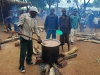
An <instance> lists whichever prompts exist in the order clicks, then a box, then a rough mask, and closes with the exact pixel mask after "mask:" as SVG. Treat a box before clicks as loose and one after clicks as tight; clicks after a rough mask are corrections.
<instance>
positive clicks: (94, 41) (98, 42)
mask: <svg viewBox="0 0 100 75" xmlns="http://www.w3.org/2000/svg"><path fill="white" fill-rule="evenodd" d="M92 42H93V43H97V44H100V41H97V40H93V41H92Z"/></svg>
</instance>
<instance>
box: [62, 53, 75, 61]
mask: <svg viewBox="0 0 100 75" xmlns="http://www.w3.org/2000/svg"><path fill="white" fill-rule="evenodd" d="M76 56H77V54H76V53H74V54H71V55H68V56H65V57H64V59H66V60H68V59H71V58H75V57H76Z"/></svg>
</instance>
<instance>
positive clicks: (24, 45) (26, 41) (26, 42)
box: [18, 6, 41, 73]
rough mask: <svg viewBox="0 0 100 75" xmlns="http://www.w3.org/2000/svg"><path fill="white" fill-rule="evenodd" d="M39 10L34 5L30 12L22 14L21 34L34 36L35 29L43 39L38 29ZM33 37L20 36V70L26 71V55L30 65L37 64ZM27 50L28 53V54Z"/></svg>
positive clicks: (20, 22)
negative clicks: (34, 57) (33, 54)
mask: <svg viewBox="0 0 100 75" xmlns="http://www.w3.org/2000/svg"><path fill="white" fill-rule="evenodd" d="M37 13H39V12H38V10H37V8H36V7H34V6H32V7H30V9H29V13H25V14H22V15H21V16H20V19H19V23H18V27H19V29H20V33H21V34H25V35H28V36H31V37H32V33H33V31H35V32H36V35H37V37H38V40H39V41H41V39H40V35H39V32H38V30H37V21H36V18H35V17H36V15H37ZM32 46H33V45H32V39H31V38H28V37H26V36H23V35H21V36H20V60H19V63H20V65H19V70H20V72H22V73H23V72H25V68H24V60H25V56H26V63H27V64H28V65H33V64H35V63H34V62H32V53H33V48H32ZM26 51H27V55H26Z"/></svg>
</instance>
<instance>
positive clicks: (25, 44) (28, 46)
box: [19, 37, 33, 67]
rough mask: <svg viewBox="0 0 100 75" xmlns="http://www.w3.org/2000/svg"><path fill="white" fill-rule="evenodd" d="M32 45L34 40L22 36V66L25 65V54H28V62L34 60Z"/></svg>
mask: <svg viewBox="0 0 100 75" xmlns="http://www.w3.org/2000/svg"><path fill="white" fill-rule="evenodd" d="M32 46H33V45H32V40H25V39H24V38H22V37H20V60H19V63H20V66H23V67H24V60H25V56H26V63H30V62H31V61H32V53H33V47H32ZM26 51H27V55H26Z"/></svg>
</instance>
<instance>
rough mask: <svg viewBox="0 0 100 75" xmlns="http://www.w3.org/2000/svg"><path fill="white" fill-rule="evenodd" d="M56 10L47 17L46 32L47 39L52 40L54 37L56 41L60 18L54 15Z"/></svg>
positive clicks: (51, 10) (52, 10)
mask: <svg viewBox="0 0 100 75" xmlns="http://www.w3.org/2000/svg"><path fill="white" fill-rule="evenodd" d="M54 11H55V10H54V9H53V8H52V9H50V14H49V15H48V16H46V20H45V24H44V27H45V31H46V33H47V34H46V39H50V36H51V35H52V39H56V30H57V29H58V16H57V15H55V14H54Z"/></svg>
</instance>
